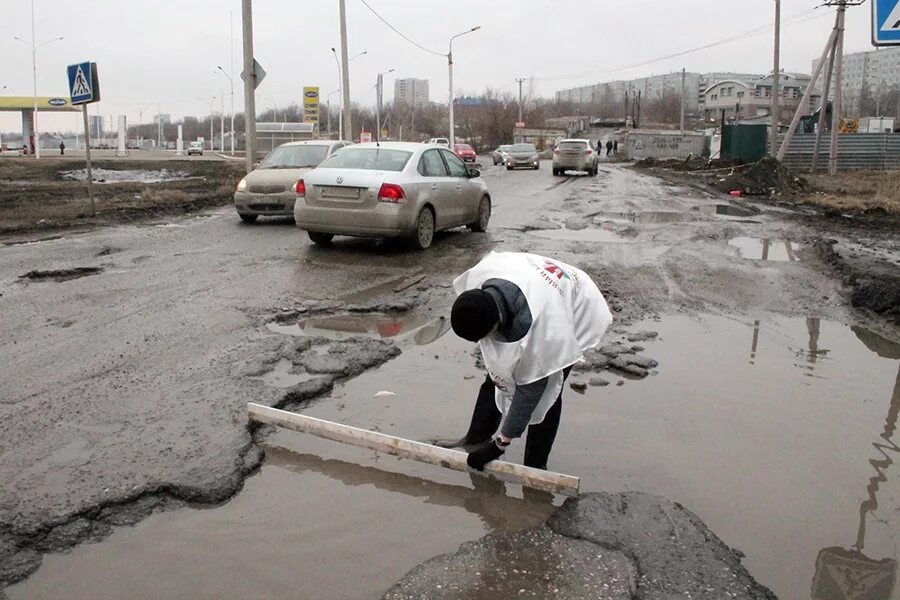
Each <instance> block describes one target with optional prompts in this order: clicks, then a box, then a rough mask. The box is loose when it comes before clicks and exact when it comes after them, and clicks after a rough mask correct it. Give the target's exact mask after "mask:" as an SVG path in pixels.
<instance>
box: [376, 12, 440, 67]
mask: <svg viewBox="0 0 900 600" xmlns="http://www.w3.org/2000/svg"><path fill="white" fill-rule="evenodd" d="M359 1H360V2H362V3H363V6H365V7H366V8H368V9H369V10H370V11H372V14H373V15H375V16H376V17H378V19H379V20H380V21H381V22H382V23H384V24H385V25H387V26H388V27H390V28H391V31H393V32H394V33H396V34H397V35H399V36H400V37H402V38H403V39H404V40H406V41H407V42H409V43H410V44H412V45H413V46H415V47H416V48H419V49H421V50H424V51H425V52H428V53H429V54H434V55H435V56H447V55H446V54H444V53H443V52H435V51H434V50H431V49H430V48H426V47H425V46H423V45H422V44H419V43H418V42H415V41H413V40H412V39H410V38H409V37H407V36H406V35H404V33H403V32H402V31H400V30H399V29H397V28H396V27H394V26H393V25H391V24H390V23H388V22H387V20H386V19H385V18H384V17H382V16H381V15H379V14H378V12H377V11H376V10H375V9H374V8H372V7H371V6H369V3H368V2H366V0H359Z"/></svg>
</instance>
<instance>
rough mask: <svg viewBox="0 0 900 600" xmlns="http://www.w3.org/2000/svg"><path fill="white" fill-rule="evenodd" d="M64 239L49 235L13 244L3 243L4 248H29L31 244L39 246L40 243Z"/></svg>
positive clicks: (59, 236)
mask: <svg viewBox="0 0 900 600" xmlns="http://www.w3.org/2000/svg"><path fill="white" fill-rule="evenodd" d="M63 239H65V237H63V236H61V235H51V236H47V237H42V238H38V239H34V240H17V241H13V242H3V245H4V246H31V245H33V244H40V243H42V242H52V241H54V240H63Z"/></svg>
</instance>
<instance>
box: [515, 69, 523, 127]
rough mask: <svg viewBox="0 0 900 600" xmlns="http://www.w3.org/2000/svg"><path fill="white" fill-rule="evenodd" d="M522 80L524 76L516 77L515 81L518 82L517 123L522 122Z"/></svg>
mask: <svg viewBox="0 0 900 600" xmlns="http://www.w3.org/2000/svg"><path fill="white" fill-rule="evenodd" d="M524 82H525V79H524V78H519V79H516V83H518V84H519V123H521V122H522V83H524Z"/></svg>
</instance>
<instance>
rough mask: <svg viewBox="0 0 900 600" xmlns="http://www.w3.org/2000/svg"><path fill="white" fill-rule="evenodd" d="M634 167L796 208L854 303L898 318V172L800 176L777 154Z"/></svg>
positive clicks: (896, 320)
mask: <svg viewBox="0 0 900 600" xmlns="http://www.w3.org/2000/svg"><path fill="white" fill-rule="evenodd" d="M635 168H637V169H640V170H643V171H647V172H650V173H652V174H653V175H656V176H658V177H660V178H662V179H665V180H668V181H672V182H676V183H679V184H682V185H689V186H691V187H695V188H699V189H702V190H704V191H706V192H711V193H717V192H721V193H731V192H732V191H738V192H740V195H741V196H747V197H748V198H747V199H748V200H751V201H753V200H756V201H758V202H761V203H764V204H765V205H768V206H777V207H779V208H781V209H784V208H787V209H791V210H796V212H795V214H794V216H793V219H795V220H796V221H797V222H798V223H800V224H802V225H804V226H806V227H809V228H810V229H811V230H813V231H818V232H819V234H818V235H819V236H820V237H817V238H816V239H814V240H813V241H812V247H813V248H814V249H815V250H816V254H817V256H818V258H819V261H820V263H821V265H822V269H823V270H824V271H826V272H827V273H828V274H830V275H832V276H834V277H836V278H838V279H840V280H841V281H842V282H843V284H844V285H845V286H846V288H847V300H848V302H849V303H850V304H851V305H852V306H854V307H855V308H858V309H861V310H864V311H868V312H870V313H874V314H875V315H878V316H879V317H882V318H885V319H887V320H888V321H891V322H894V323H900V269H898V267H897V257H898V256H900V244H898V237H897V232H898V231H900V171H865V172H862V171H857V172H840V173H838V174H837V175H835V176H833V177H832V176H829V175H824V174H816V175H804V176H803V177H800V176H798V175H796V174H795V173H793V172H791V171H790V170H789V169H788V168H787V167H785V166H783V165H782V164H780V163H779V162H778V161H776V160H774V159H771V158H766V159H763V160H761V161H758V162H755V163H750V164H744V165H741V164H734V163H729V162H728V161H721V160H717V161H708V160H705V159H689V160H663V161H661V160H655V159H645V160H643V161H640V162H638V163H637V164H636V165H635Z"/></svg>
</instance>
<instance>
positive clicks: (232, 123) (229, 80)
mask: <svg viewBox="0 0 900 600" xmlns="http://www.w3.org/2000/svg"><path fill="white" fill-rule="evenodd" d="M216 68H217V69H218V70H219V71H221V72H222V75H224V76H225V77H227V78H228V83H230V84H231V127H230V129H231V131H230V132H229V133H228V135H229V136H230V137H231V155H232V156H234V79H232V77H231V75H229V74H228V73H226V72H225V69H223V68H222V67H216Z"/></svg>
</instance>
